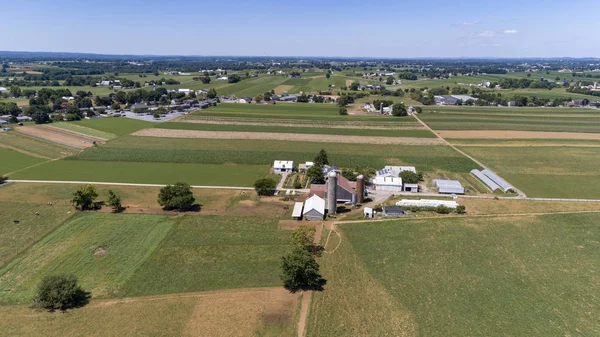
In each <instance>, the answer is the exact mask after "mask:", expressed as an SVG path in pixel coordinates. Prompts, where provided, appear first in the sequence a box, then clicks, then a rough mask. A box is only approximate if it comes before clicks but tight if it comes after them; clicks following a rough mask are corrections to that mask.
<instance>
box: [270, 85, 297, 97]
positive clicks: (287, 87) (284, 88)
mask: <svg viewBox="0 0 600 337" xmlns="http://www.w3.org/2000/svg"><path fill="white" fill-rule="evenodd" d="M293 87H294V86H293V85H286V84H280V85H278V86H276V87H275V89H273V90H275V93H276V94H277V95H281V94H282V93H283V92H284V91H289V90H290V89H292V88H293Z"/></svg>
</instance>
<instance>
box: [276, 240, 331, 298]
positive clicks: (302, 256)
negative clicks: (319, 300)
mask: <svg viewBox="0 0 600 337" xmlns="http://www.w3.org/2000/svg"><path fill="white" fill-rule="evenodd" d="M281 270H282V273H281V280H282V281H283V286H284V288H285V289H287V290H289V291H290V292H291V293H295V292H297V291H300V290H322V286H323V284H324V280H323V279H322V278H321V274H319V264H318V263H317V261H316V260H315V258H314V257H313V255H312V254H310V252H309V251H308V250H307V249H306V248H300V247H298V248H296V249H294V250H293V251H292V252H291V253H290V254H288V255H286V256H284V257H283V261H282V264H281Z"/></svg>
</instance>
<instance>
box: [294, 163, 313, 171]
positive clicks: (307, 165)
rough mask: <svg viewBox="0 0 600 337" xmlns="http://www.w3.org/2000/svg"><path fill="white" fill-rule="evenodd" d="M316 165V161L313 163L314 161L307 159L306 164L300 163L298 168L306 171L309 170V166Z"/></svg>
mask: <svg viewBox="0 0 600 337" xmlns="http://www.w3.org/2000/svg"><path fill="white" fill-rule="evenodd" d="M313 166H315V163H313V162H312V161H307V162H306V163H304V164H300V165H298V170H299V171H301V172H306V171H308V169H309V168H311V167H313Z"/></svg>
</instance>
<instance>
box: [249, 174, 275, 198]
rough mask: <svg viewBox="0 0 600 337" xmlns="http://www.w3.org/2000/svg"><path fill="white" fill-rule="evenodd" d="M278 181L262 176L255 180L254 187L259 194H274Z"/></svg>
mask: <svg viewBox="0 0 600 337" xmlns="http://www.w3.org/2000/svg"><path fill="white" fill-rule="evenodd" d="M276 187H277V182H276V181H275V180H273V179H271V178H261V179H258V180H257V181H255V182H254V189H255V190H256V193H258V195H273V192H274V191H275V188H276Z"/></svg>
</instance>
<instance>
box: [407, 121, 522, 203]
mask: <svg viewBox="0 0 600 337" xmlns="http://www.w3.org/2000/svg"><path fill="white" fill-rule="evenodd" d="M412 116H413V117H414V118H415V119H416V120H417V121H418V122H419V123H421V124H422V125H423V126H424V127H425V128H426V129H427V130H429V131H431V132H433V134H434V135H435V136H436V137H438V138H439V139H440V140H442V141H443V142H444V144H446V145H448V146H450V147H451V148H453V149H454V150H455V151H456V152H458V153H460V154H462V155H463V156H465V157H467V158H469V159H471V160H472V161H473V162H474V163H475V164H477V165H479V166H481V167H483V168H484V169H487V170H490V171H492V172H493V170H492V169H490V168H489V167H487V166H485V165H483V163H481V162H480V161H478V160H477V159H475V158H473V157H471V156H469V155H468V154H466V153H465V152H463V151H462V150H460V149H459V148H457V147H456V146H454V145H452V144H450V142H449V141H447V140H446V139H445V138H444V137H442V136H441V135H439V134H438V133H437V132H435V130H433V129H432V128H430V127H429V125H427V123H425V122H423V121H422V120H421V119H420V118H419V117H417V115H416V114H412ZM513 189H514V190H515V191H516V192H517V193H518V194H519V196H520V197H526V195H525V193H523V191H521V190H519V189H517V188H516V187H514V185H513Z"/></svg>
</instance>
